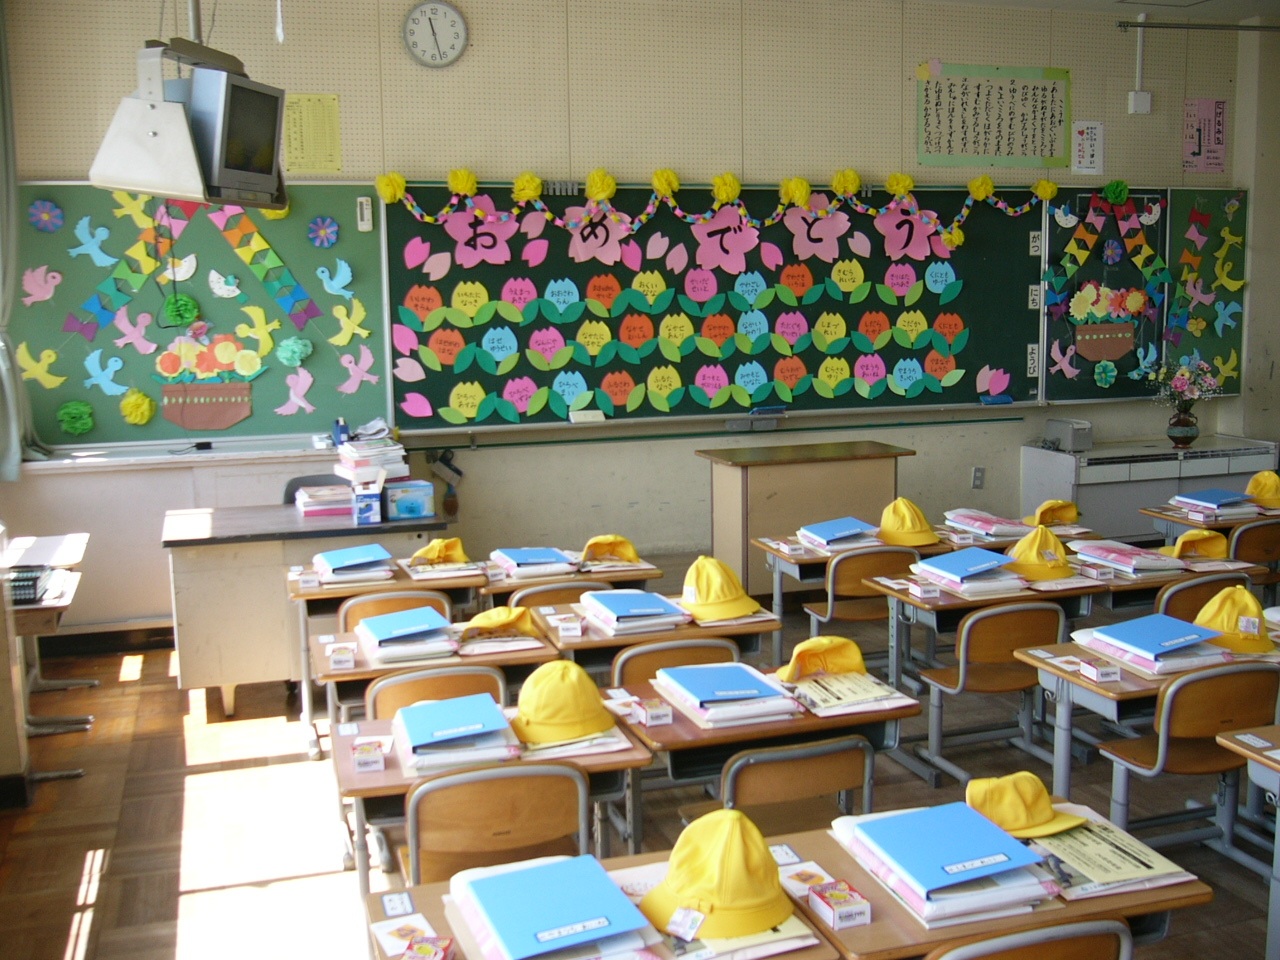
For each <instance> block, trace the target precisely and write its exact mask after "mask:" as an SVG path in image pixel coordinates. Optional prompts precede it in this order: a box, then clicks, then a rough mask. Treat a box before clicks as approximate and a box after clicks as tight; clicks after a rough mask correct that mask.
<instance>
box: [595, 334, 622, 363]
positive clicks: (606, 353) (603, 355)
mask: <svg viewBox="0 0 1280 960" xmlns="http://www.w3.org/2000/svg"><path fill="white" fill-rule="evenodd" d="M617 355H618V341H617V340H610V341H609V342H608V343H606V344H605V345H604V346H602V347H601V348H600V352H599V353H597V354H596V364H595V365H596V366H597V367H603V366H606V365H607V364H608V363H609V361H610V360H612V359H613V358H614V357H616V356H617Z"/></svg>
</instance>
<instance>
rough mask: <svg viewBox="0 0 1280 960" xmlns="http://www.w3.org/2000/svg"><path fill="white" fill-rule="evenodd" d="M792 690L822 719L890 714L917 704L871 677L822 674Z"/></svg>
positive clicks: (801, 701) (849, 674)
mask: <svg viewBox="0 0 1280 960" xmlns="http://www.w3.org/2000/svg"><path fill="white" fill-rule="evenodd" d="M788 686H789V689H790V690H791V695H792V696H793V697H795V698H796V699H797V700H799V701H800V703H801V704H802V705H803V706H804V708H805V709H806V710H808V711H809V712H810V713H812V714H813V715H814V716H818V717H839V716H844V715H845V714H849V713H866V712H868V711H872V710H889V709H892V708H894V707H899V706H906V705H910V704H914V703H915V702H916V701H915V699H914V698H912V697H908V696H907V695H906V694H902V693H899V692H898V691H897V690H895V689H894V688H893V687H891V686H889V684H887V683H885V682H884V681H883V680H881V679H880V678H879V677H873V676H872V675H871V674H869V673H832V674H818V675H816V676H812V677H804V678H803V679H800V680H797V681H796V682H795V683H794V684H789V685H788Z"/></svg>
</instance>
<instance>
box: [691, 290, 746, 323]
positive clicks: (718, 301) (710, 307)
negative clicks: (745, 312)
mask: <svg viewBox="0 0 1280 960" xmlns="http://www.w3.org/2000/svg"><path fill="white" fill-rule="evenodd" d="M744 302H745V301H744ZM723 308H724V294H723V293H717V294H716V295H715V296H714V297H712V298H711V299H710V300H708V301H707V302H706V303H704V304H703V305H702V315H703V316H704V317H709V316H711V314H713V313H719V312H720V311H721V310H722V309H723Z"/></svg>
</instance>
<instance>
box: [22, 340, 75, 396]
mask: <svg viewBox="0 0 1280 960" xmlns="http://www.w3.org/2000/svg"><path fill="white" fill-rule="evenodd" d="M57 359H58V354H57V352H56V351H54V350H41V351H40V361H39V362H38V363H37V362H36V361H35V360H32V359H31V351H30V350H28V349H27V342H26V341H25V340H24V341H22V343H20V344H18V366H20V367H22V379H23V380H34V381H35V382H36V383H38V384H40V386H42V387H44V388H45V389H46V390H52V389H53V388H54V387H60V386H62V384H63V382H64V381H65V380H66V379H67V378H66V377H59V376H55V375H54V374H52V373H50V372H49V367H50V366H52V365H53V361H55V360H57Z"/></svg>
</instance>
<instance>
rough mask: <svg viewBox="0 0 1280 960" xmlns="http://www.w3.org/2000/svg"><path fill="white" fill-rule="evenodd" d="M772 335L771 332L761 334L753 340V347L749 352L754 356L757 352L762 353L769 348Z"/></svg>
mask: <svg viewBox="0 0 1280 960" xmlns="http://www.w3.org/2000/svg"><path fill="white" fill-rule="evenodd" d="M772 336H773V335H772V334H769V333H762V334H760V336H758V337H756V338H755V339H754V340H752V341H751V349H750V350H748V351H747V352H748V353H749V354H751V356H753V357H754V356H755V355H756V354H757V353H762V352H763V351H765V350H768V349H769V345H770V343H771V342H772Z"/></svg>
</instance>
